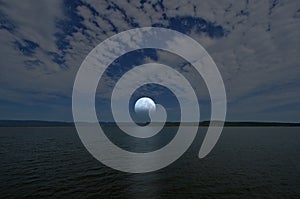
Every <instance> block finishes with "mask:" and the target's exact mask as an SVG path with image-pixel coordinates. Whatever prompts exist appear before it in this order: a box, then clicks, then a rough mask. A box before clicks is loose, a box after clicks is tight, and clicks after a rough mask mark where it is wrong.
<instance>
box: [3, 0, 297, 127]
mask: <svg viewBox="0 0 300 199" xmlns="http://www.w3.org/2000/svg"><path fill="white" fill-rule="evenodd" d="M141 27H164V28H169V29H172V30H176V31H179V32H181V33H184V34H186V35H188V36H190V37H191V38H193V39H195V40H196V41H197V42H199V43H200V44H201V45H202V46H203V47H204V48H205V49H206V51H207V52H208V53H209V55H210V56H211V57H212V58H213V60H214V62H215V63H216V65H217V67H218V69H219V71H220V74H221V75H222V78H223V81H224V85H225V89H226V95H227V103H228V104H227V116H226V119H227V120H230V121H282V122H300V100H299V99H300V90H299V87H300V58H299V53H300V45H299V44H300V2H299V1H294V0H285V1H278V0H269V1H266V0H262V1H248V0H244V1H243V0H242V1H233V0H225V1H216V0H211V1H179V0H178V1H177V0H174V1H146V0H142V1H129V0H128V1H124V0H115V1H99V0H91V1H76V0H74V1H71V0H65V1H63V0H52V1H46V0H40V1H33V0H24V1H17V0H10V1H0V46H1V48H0V70H1V72H0V85H1V86H0V119H15V120H19V119H20V120H53V121H72V119H73V117H72V89H73V85H74V81H75V77H76V74H77V71H78V70H79V67H80V65H81V63H82V62H83V60H84V59H85V57H86V56H87V55H88V53H89V52H90V51H91V50H92V49H93V48H94V47H95V46H97V45H98V44H99V43H101V42H102V41H104V40H105V39H107V38H109V37H111V36H113V35H115V34H117V33H120V32H122V31H126V30H129V29H132V28H141ZM151 62H158V63H164V64H167V65H171V66H172V67H173V68H175V69H176V70H178V71H179V72H180V73H182V74H183V75H184V76H185V77H186V78H187V79H188V80H189V81H190V83H191V85H192V86H193V88H194V89H195V91H196V93H197V97H198V99H199V104H200V110H201V117H200V119H201V120H206V119H209V116H210V100H209V95H208V91H207V88H206V86H205V83H204V81H203V80H202V79H201V77H199V76H197V75H195V73H194V69H193V67H192V66H191V65H190V64H188V63H186V61H185V60H183V59H182V58H181V57H179V56H176V55H174V54H171V53H168V52H165V51H161V50H156V49H147V50H141V51H135V52H131V53H127V54H125V55H123V56H121V57H120V58H118V59H117V60H115V62H114V63H113V64H112V65H111V66H109V68H108V69H107V71H106V72H105V74H104V76H103V78H102V79H101V80H100V82H99V85H98V88H97V94H96V111H97V114H98V113H99V114H101V115H102V120H104V121H109V120H111V119H112V116H111V113H110V110H109V109H110V93H111V92H112V89H113V87H114V85H115V83H116V82H117V81H118V79H119V78H120V77H121V76H122V74H123V73H125V72H126V71H128V70H130V69H132V68H134V67H135V66H137V65H140V64H144V63H151ZM142 95H148V96H152V97H153V98H157V101H159V102H160V103H161V104H162V105H164V106H165V107H166V110H168V111H169V115H170V118H169V119H170V120H177V119H178V107H179V106H178V101H177V100H176V96H174V94H172V92H170V91H169V90H168V89H167V88H165V87H162V86H158V85H148V86H144V87H141V88H140V89H139V90H138V91H136V92H135V94H134V95H133V97H132V100H133V101H134V100H136V99H138V98H139V96H142ZM132 105H133V103H132V102H130V106H131V107H132Z"/></svg>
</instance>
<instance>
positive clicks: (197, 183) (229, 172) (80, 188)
mask: <svg viewBox="0 0 300 199" xmlns="http://www.w3.org/2000/svg"><path fill="white" fill-rule="evenodd" d="M108 130H109V131H110V132H112V133H113V132H114V130H115V129H114V128H111V129H108ZM172 130H174V129H173V128H172V127H168V130H167V131H170V132H172ZM204 132H205V129H204V128H201V129H200V132H199V134H198V136H197V138H196V139H195V141H194V143H193V144H192V146H191V147H190V149H189V150H188V151H187V152H186V153H185V154H184V155H183V156H182V157H181V158H180V159H179V160H177V161H176V162H175V163H173V164H171V165H170V166H168V167H166V168H164V169H162V170H159V171H156V172H153V173H147V174H129V173H123V172H119V171H116V170H113V169H110V168H107V167H105V166H104V165H102V164H101V163H100V162H98V161H96V160H95V159H93V157H92V156H91V155H90V154H89V153H88V152H87V151H86V149H85V148H84V147H83V145H82V144H81V142H80V140H79V138H78V136H77V133H76V131H75V129H74V128H71V127H69V128H62V127H61V128H55V127H52V128H0V158H1V162H0V163H1V164H0V189H1V190H0V197H1V198H15V197H18V198H34V197H42V198H50V197H51V198H57V197H68V198H85V197H90V198H93V197H95V198H216V197H217V198H253V197H254V198H255V197H256V198H262V197H265V198H266V197H267V198H283V197H284V198H299V197H300V128H296V127H294V128H288V127H284V128H280V127H274V128H272V127H262V128H261V127H251V128H245V127H242V128H239V127H231V128H229V127H227V128H225V130H224V131H223V134H222V136H221V138H220V140H219V142H218V144H217V145H216V147H215V148H214V150H213V151H212V152H211V153H210V154H209V155H208V156H207V157H206V158H204V159H201V160H200V159H197V153H198V150H199V147H200V144H201V142H202V139H203V135H204ZM123 144H124V143H123ZM126 144H127V145H128V146H133V145H134V146H136V145H135V144H136V143H135V144H132V143H130V142H129V143H128V142H127V143H125V145H126ZM146 144H147V143H146ZM146 144H145V143H144V145H146ZM148 144H150V143H148ZM158 145H159V144H158ZM140 147H141V150H143V147H142V146H140ZM155 147H158V146H155ZM125 148H126V146H125ZM129 148H130V147H129Z"/></svg>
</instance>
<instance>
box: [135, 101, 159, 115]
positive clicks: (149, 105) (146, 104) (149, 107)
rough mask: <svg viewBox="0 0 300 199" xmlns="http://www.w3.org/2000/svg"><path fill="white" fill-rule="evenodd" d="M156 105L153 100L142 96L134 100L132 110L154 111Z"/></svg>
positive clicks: (137, 111)
mask: <svg viewBox="0 0 300 199" xmlns="http://www.w3.org/2000/svg"><path fill="white" fill-rule="evenodd" d="M155 110H156V106H155V103H154V101H153V100H152V99H151V98H149V97H142V98H140V99H138V100H137V101H136V102H135V105H134V111H135V112H136V113H139V112H150V111H155Z"/></svg>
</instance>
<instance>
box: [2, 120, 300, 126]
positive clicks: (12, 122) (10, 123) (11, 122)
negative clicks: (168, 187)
mask: <svg viewBox="0 0 300 199" xmlns="http://www.w3.org/2000/svg"><path fill="white" fill-rule="evenodd" d="M99 123H100V124H101V126H116V123H114V122H99ZM213 123H214V124H216V125H218V124H220V122H218V121H214V122H213ZM82 124H83V125H91V124H92V123H82ZM159 124H160V123H154V125H159ZM179 124H180V123H179V122H166V124H165V125H166V126H179ZM209 124H210V121H203V122H199V123H198V122H183V123H182V125H184V126H197V125H199V126H208V125H209ZM121 125H124V126H130V124H129V123H121ZM72 126H75V125H74V123H73V122H58V121H39V120H0V127H72ZM224 126H232V127H234V126H236V127H239V126H245V127H251V126H280V127H283V126H286V127H289V126H299V127H300V123H286V122H285V123H283V122H225V123H224Z"/></svg>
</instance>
